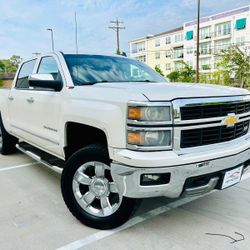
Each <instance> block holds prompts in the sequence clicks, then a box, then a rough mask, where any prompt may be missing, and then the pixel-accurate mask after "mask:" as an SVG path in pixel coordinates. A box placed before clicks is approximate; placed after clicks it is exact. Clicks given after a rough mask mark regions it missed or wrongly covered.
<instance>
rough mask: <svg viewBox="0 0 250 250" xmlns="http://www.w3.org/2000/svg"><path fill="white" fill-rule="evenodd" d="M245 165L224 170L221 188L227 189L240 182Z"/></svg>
mask: <svg viewBox="0 0 250 250" xmlns="http://www.w3.org/2000/svg"><path fill="white" fill-rule="evenodd" d="M243 168H244V166H239V167H237V168H234V169H231V170H228V171H225V172H224V175H223V179H222V183H221V187H220V189H225V188H228V187H231V186H233V185H236V184H237V183H239V182H240V180H241V176H242V172H243Z"/></svg>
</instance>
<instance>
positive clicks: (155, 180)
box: [140, 173, 171, 186]
mask: <svg viewBox="0 0 250 250" xmlns="http://www.w3.org/2000/svg"><path fill="white" fill-rule="evenodd" d="M170 177H171V174H170V173H166V174H142V175H141V181H140V185H141V186H154V185H164V184H168V183H169V182H170Z"/></svg>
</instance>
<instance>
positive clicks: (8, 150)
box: [0, 114, 18, 155]
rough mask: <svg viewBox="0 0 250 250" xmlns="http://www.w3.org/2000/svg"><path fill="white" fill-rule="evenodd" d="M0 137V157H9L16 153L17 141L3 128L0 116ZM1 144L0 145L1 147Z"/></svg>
mask: <svg viewBox="0 0 250 250" xmlns="http://www.w3.org/2000/svg"><path fill="white" fill-rule="evenodd" d="M0 137H1V140H2V143H0V153H1V154H2V155H9V154H12V153H14V152H16V147H15V146H16V144H17V142H18V139H17V138H16V137H14V136H12V135H10V134H9V133H8V132H7V131H6V130H5V128H4V125H3V121H2V117H1V114H0ZM1 144H2V145H1Z"/></svg>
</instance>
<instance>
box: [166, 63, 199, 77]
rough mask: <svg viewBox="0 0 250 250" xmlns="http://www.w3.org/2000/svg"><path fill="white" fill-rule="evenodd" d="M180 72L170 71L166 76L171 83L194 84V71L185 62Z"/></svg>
mask: <svg viewBox="0 0 250 250" xmlns="http://www.w3.org/2000/svg"><path fill="white" fill-rule="evenodd" d="M182 63H183V65H184V67H183V68H182V69H180V70H175V71H172V72H171V73H169V74H168V75H167V77H168V79H169V80H170V81H171V82H194V76H195V70H194V69H193V68H192V67H190V66H189V65H188V64H186V63H185V62H182Z"/></svg>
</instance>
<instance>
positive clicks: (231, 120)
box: [222, 114, 239, 127]
mask: <svg viewBox="0 0 250 250" xmlns="http://www.w3.org/2000/svg"><path fill="white" fill-rule="evenodd" d="M238 120H239V117H238V116H236V115H235V114H228V116H227V117H226V118H225V119H224V120H222V124H223V125H226V126H227V127H233V126H234V125H235V123H237V122H238Z"/></svg>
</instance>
